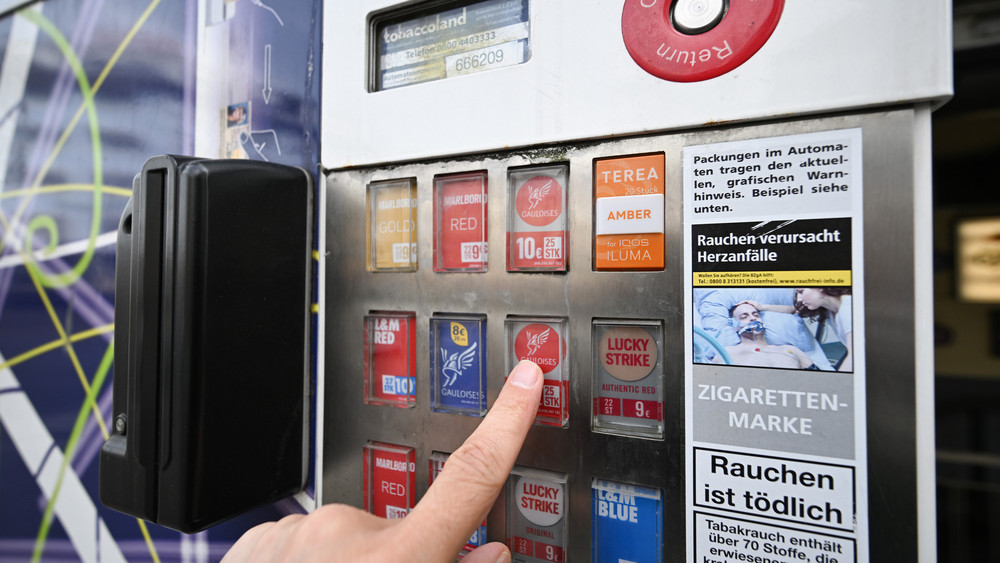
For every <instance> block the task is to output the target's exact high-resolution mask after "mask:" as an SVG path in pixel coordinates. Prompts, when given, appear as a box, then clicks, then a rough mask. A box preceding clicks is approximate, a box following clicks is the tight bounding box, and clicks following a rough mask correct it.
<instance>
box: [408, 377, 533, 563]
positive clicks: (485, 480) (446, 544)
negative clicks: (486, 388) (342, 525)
mask: <svg viewBox="0 0 1000 563" xmlns="http://www.w3.org/2000/svg"><path fill="white" fill-rule="evenodd" d="M543 381H544V380H543V378H542V370H541V368H539V367H538V366H537V365H535V364H534V363H532V362H529V361H522V362H521V363H519V364H517V366H515V367H514V369H513V370H512V371H511V372H510V376H508V377H507V382H506V383H505V384H504V386H503V389H501V391H500V396H499V397H497V400H496V402H495V403H494V404H493V407H492V408H491V409H490V412H489V414H487V415H486V418H484V419H483V422H482V423H481V424H480V425H479V427H478V428H476V430H475V432H473V433H472V435H471V436H469V438H468V439H467V440H466V441H465V443H464V444H462V445H461V447H459V448H458V449H457V450H456V451H455V453H453V454H451V456H449V457H448V461H447V463H445V466H444V469H443V470H442V471H441V474H440V475H438V476H437V477H436V478H435V479H434V484H433V485H431V487H430V488H429V489H428V490H427V493H426V494H425V495H424V498H423V499H422V500H421V501H420V502H419V503H418V504H417V506H415V507H414V508H413V510H412V511H411V512H410V514H408V515H407V516H406V518H404V519H403V521H402V523H401V525H402V526H404V527H405V528H406V529H407V530H408V532H409V533H412V534H413V537H416V538H422V539H423V540H424V541H427V543H426V545H425V546H424V547H425V549H424V551H423V553H425V554H427V555H428V560H429V561H445V560H446V559H448V558H449V557H451V558H454V556H455V553H457V552H458V550H459V548H460V547H461V546H462V545H463V544H464V543H465V541H466V540H467V539H468V538H469V536H470V535H471V534H472V530H473V529H474V528H475V527H476V526H478V525H479V524H480V523H481V522H482V521H483V518H484V517H485V516H486V513H487V512H489V510H490V507H491V506H493V502H494V501H495V500H496V498H497V495H498V494H499V493H500V489H501V488H502V487H503V485H504V483H505V482H506V480H507V476H508V475H509V474H510V470H511V468H512V467H513V466H514V461H515V460H516V459H517V454H518V453H519V452H520V451H521V445H522V444H523V443H524V438H525V436H526V435H527V434H528V430H529V429H530V428H531V423H532V421H534V419H535V413H536V412H537V411H538V403H539V400H540V399H541V396H542V384H543ZM477 551H478V550H477ZM497 556H500V552H497Z"/></svg>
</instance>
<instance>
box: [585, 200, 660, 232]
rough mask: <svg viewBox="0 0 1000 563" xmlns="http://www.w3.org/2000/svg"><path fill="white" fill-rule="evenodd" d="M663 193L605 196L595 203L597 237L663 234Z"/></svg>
mask: <svg viewBox="0 0 1000 563" xmlns="http://www.w3.org/2000/svg"><path fill="white" fill-rule="evenodd" d="M663 201H664V200H663V194H645V195H629V196H618V197H602V198H599V199H597V201H595V202H594V209H595V215H596V217H595V218H594V222H595V224H596V229H597V234H598V235H628V234H638V233H662V232H663Z"/></svg>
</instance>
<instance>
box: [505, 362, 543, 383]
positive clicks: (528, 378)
mask: <svg viewBox="0 0 1000 563" xmlns="http://www.w3.org/2000/svg"><path fill="white" fill-rule="evenodd" d="M541 375H542V370H541V368H539V367H538V366H537V365H535V363H534V362H532V361H530V360H521V361H520V362H518V364H517V365H516V366H514V369H513V370H512V371H511V372H510V377H509V379H510V382H511V383H513V384H514V385H517V386H518V387H523V388H525V389H531V388H532V387H534V386H535V384H536V383H538V378H539V377H541Z"/></svg>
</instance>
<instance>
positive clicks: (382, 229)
mask: <svg viewBox="0 0 1000 563" xmlns="http://www.w3.org/2000/svg"><path fill="white" fill-rule="evenodd" d="M366 197H367V203H368V205H367V207H368V217H367V219H368V221H367V223H368V239H367V242H368V244H367V247H368V252H367V266H368V270H369V271H374V272H393V271H396V272H412V271H415V270H416V269H417V180H416V178H407V179H403V180H386V181H382V182H372V183H371V184H368V192H367V195H366Z"/></svg>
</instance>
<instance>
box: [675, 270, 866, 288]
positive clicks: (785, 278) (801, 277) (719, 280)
mask: <svg viewBox="0 0 1000 563" xmlns="http://www.w3.org/2000/svg"><path fill="white" fill-rule="evenodd" d="M850 285H851V271H850V270H793V271H787V272H695V273H694V286H695V287H712V286H785V287H828V286H838V287H840V286H850Z"/></svg>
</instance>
